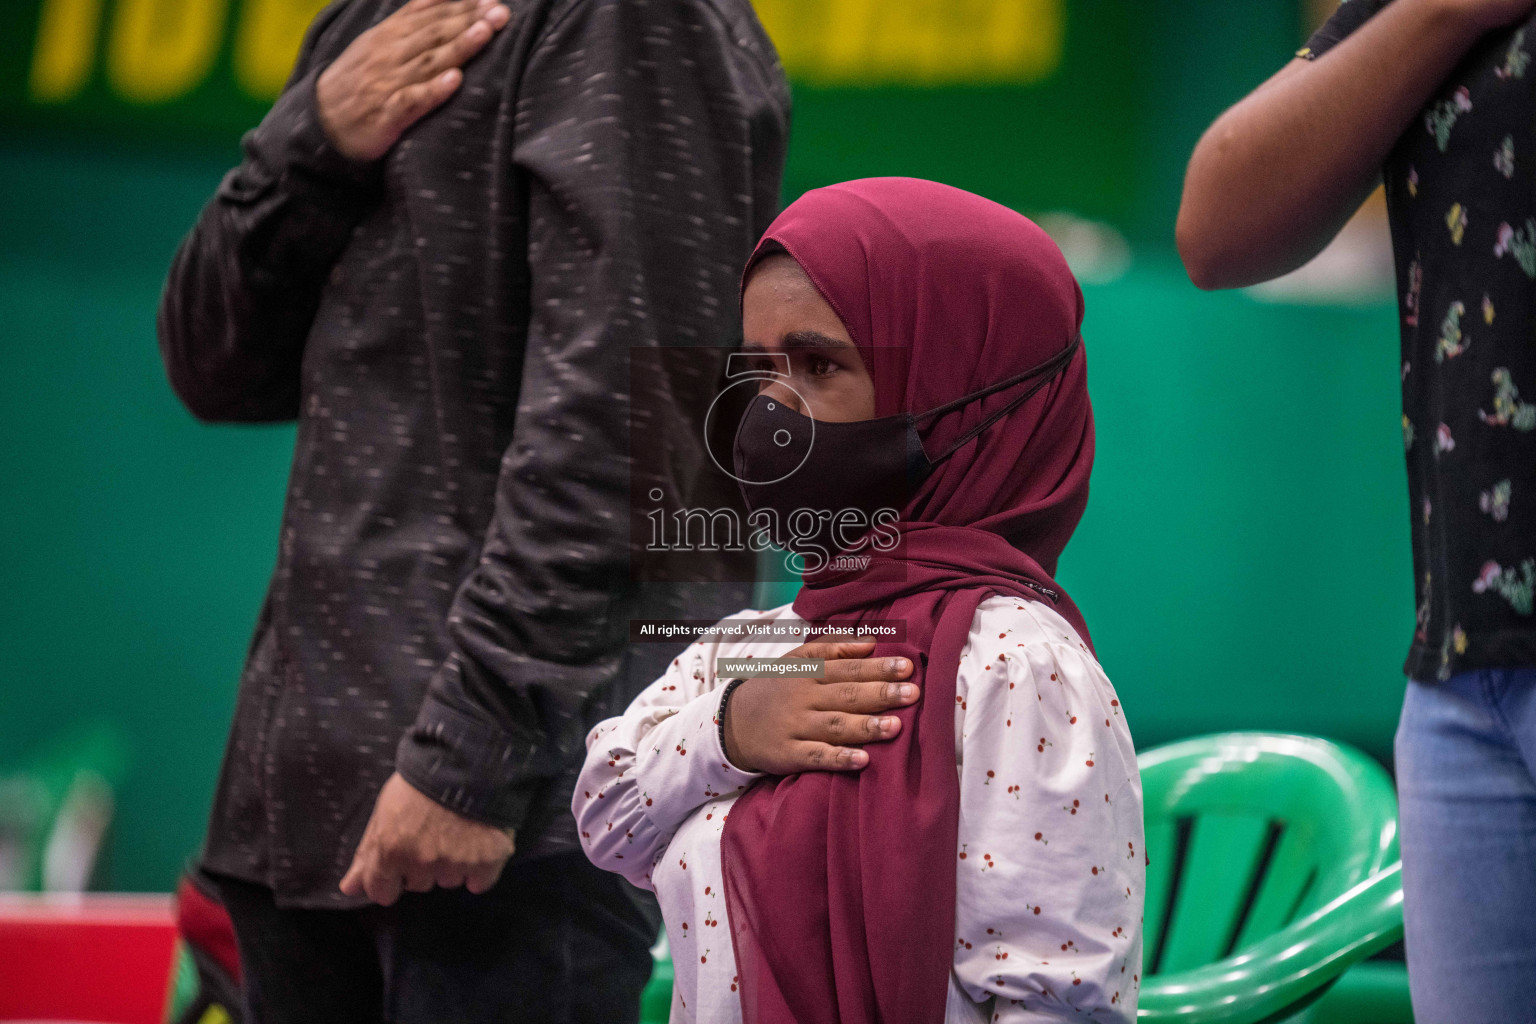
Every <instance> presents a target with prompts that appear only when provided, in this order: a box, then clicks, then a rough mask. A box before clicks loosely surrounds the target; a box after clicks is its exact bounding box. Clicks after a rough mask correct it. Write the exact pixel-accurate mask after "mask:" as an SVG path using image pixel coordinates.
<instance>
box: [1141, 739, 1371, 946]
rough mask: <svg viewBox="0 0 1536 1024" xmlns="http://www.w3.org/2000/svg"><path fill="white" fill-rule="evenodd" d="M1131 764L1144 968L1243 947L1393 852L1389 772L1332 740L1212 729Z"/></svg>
mask: <svg viewBox="0 0 1536 1024" xmlns="http://www.w3.org/2000/svg"><path fill="white" fill-rule="evenodd" d="M1139 764H1140V768H1141V783H1142V791H1143V798H1144V802H1145V806H1146V826H1147V839H1146V848H1147V860H1148V864H1147V903H1146V914H1145V918H1144V921H1145V924H1144V929H1143V933H1144V935H1145V946H1144V950H1143V965H1144V971H1145V973H1146V974H1148V975H1158V974H1167V973H1170V972H1173V971H1181V970H1187V969H1190V968H1195V967H1201V966H1204V965H1205V964H1209V963H1213V962H1214V961H1217V960H1220V959H1223V958H1224V957H1227V956H1230V955H1232V954H1234V953H1236V952H1238V951H1240V950H1242V949H1245V948H1247V947H1248V946H1250V945H1252V944H1253V943H1255V942H1257V941H1258V940H1260V939H1263V938H1265V937H1267V936H1269V935H1272V934H1274V933H1275V932H1277V931H1279V930H1280V929H1281V928H1283V927H1285V926H1286V925H1287V924H1289V923H1290V922H1291V921H1293V920H1295V919H1297V918H1298V917H1302V916H1305V915H1306V914H1307V913H1309V912H1311V911H1312V910H1315V909H1316V908H1318V907H1320V906H1322V905H1323V904H1325V903H1327V902H1328V901H1330V900H1332V899H1334V898H1335V897H1337V896H1339V895H1341V894H1342V893H1344V892H1345V891H1346V890H1348V889H1349V888H1350V887H1351V886H1353V885H1355V884H1356V883H1358V882H1360V881H1362V880H1364V879H1365V878H1367V877H1368V876H1370V875H1372V874H1374V873H1376V872H1378V871H1380V870H1381V869H1382V868H1384V867H1385V866H1387V865H1388V864H1390V863H1391V862H1393V861H1395V860H1396V859H1397V857H1398V854H1397V799H1396V797H1395V795H1394V794H1393V791H1392V782H1391V779H1390V778H1389V777H1388V776H1387V773H1386V771H1385V770H1383V769H1382V767H1381V766H1380V765H1378V764H1377V763H1376V762H1374V761H1372V760H1371V759H1369V758H1367V757H1366V756H1365V755H1364V754H1361V753H1359V752H1358V751H1354V750H1351V749H1348V748H1346V747H1342V746H1339V745H1338V744H1336V743H1330V742H1328V741H1327V740H1322V739H1317V738H1315V737H1311V736H1292V735H1282V734H1274V733H1252V732H1235V733H1222V734H1219V735H1215V736H1204V737H1199V738H1197V739H1190V740H1184V741H1181V742H1178V743H1172V744H1169V745H1167V746H1162V747H1158V748H1155V749H1153V750H1149V751H1147V752H1146V753H1145V754H1143V755H1142V756H1141V757H1140V759H1139Z"/></svg>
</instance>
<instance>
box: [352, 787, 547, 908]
mask: <svg viewBox="0 0 1536 1024" xmlns="http://www.w3.org/2000/svg"><path fill="white" fill-rule="evenodd" d="M515 849H516V844H515V842H514V841H513V833H512V830H511V829H501V828H497V827H496V826H494V825H487V824H485V823H484V822H479V821H474V820H472V819H470V818H466V817H464V816H463V815H461V814H456V813H454V812H453V811H450V810H448V809H447V808H446V807H443V806H442V805H441V804H439V803H437V802H436V801H434V800H433V799H431V798H430V797H428V796H426V795H425V794H423V793H421V792H420V791H419V790H417V789H416V788H415V787H414V786H412V785H411V784H410V783H409V782H406V781H405V779H404V778H402V777H401V776H400V774H399V773H398V772H397V773H395V774H393V775H391V776H390V777H389V780H388V781H387V782H385V783H384V788H383V789H381V790H380V791H379V799H378V801H377V802H376V803H375V804H374V807H373V815H372V816H371V817H370V818H369V819H368V827H367V828H366V829H364V831H363V838H362V841H361V842H359V843H358V844H357V852H356V853H355V854H354V855H353V857H352V866H351V867H349V868H348V869H347V873H346V875H345V876H344V877H343V878H342V880H341V891H342V892H344V893H346V894H347V895H348V896H361V895H364V894H367V896H368V898H369V899H370V900H372V901H373V902H375V903H379V904H382V905H383V906H386V907H387V906H389V905H390V904H392V903H394V902H395V901H396V900H397V899H399V898H400V893H401V891H402V890H406V891H410V892H427V891H428V890H430V889H432V888H434V887H437V886H441V887H442V888H445V889H454V888H458V887H459V886H461V885H462V886H464V887H466V888H467V889H469V891H470V892H472V893H476V894H478V893H483V892H485V891H486V890H487V889H489V888H490V887H491V886H493V885H495V884H496V879H497V878H499V877H500V876H501V869H502V867H503V866H504V865H505V864H506V863H507V859H508V858H510V857H511V856H512V852H513V850H515Z"/></svg>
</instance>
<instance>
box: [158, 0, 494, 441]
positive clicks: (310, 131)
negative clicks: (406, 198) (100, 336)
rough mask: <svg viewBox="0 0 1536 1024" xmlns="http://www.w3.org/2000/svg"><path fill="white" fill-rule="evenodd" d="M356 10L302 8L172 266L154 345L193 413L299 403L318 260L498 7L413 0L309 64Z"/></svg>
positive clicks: (444, 92)
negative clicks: (304, 30) (256, 114)
mask: <svg viewBox="0 0 1536 1024" xmlns="http://www.w3.org/2000/svg"><path fill="white" fill-rule="evenodd" d="M359 13H361V8H360V7H358V6H356V5H354V8H353V10H352V11H348V9H347V7H346V4H345V2H341V3H333V4H332V5H331V6H329V7H327V8H326V9H325V10H324V11H323V12H322V13H321V14H320V16H319V17H317V18H316V19H315V21H314V24H313V25H311V26H310V29H309V32H308V34H307V35H306V36H305V39H304V44H303V47H302V48H301V50H300V52H299V58H298V62H297V63H296V65H295V67H294V71H293V75H292V77H291V79H290V80H289V82H288V85H287V87H286V88H285V89H284V90H283V93H282V95H281V96H280V97H279V98H278V100H277V102H276V103H275V104H273V106H272V109H271V110H270V111H269V112H268V113H267V116H266V117H265V118H264V119H263V120H262V122H261V124H260V125H259V126H258V127H257V128H256V129H255V130H253V131H251V132H249V133H247V134H246V136H245V139H244V141H243V144H242V145H243V147H244V151H245V159H244V160H243V161H242V162H241V164H240V165H239V166H238V167H236V168H235V169H234V170H232V171H230V172H229V174H228V175H226V176H225V178H224V181H223V182H222V183H221V184H220V185H219V189H218V192H217V193H216V194H215V195H214V197H213V199H212V201H210V202H209V203H208V205H207V206H206V207H205V208H204V209H203V212H202V215H201V216H200V217H199V218H198V221H197V224H196V226H195V227H194V228H193V229H192V231H191V233H190V234H189V235H188V236H187V238H186V239H185V240H184V241H183V242H182V244H181V248H180V250H179V251H178V252H177V253H176V258H175V261H174V262H173V263H172V264H171V271H170V274H169V276H168V277H167V279H166V283H165V293H164V295H163V296H162V298H161V301H160V316H159V335H160V352H161V356H162V358H163V360H164V362H165V368H166V373H167V375H168V376H169V377H170V381H171V387H172V388H173V389H174V390H175V391H176V394H177V396H178V397H180V398H181V400H182V401H183V402H184V403H185V404H186V406H187V408H188V409H190V410H191V411H192V413H193V414H194V415H196V416H197V417H198V418H199V419H202V420H209V421H219V420H230V421H245V422H251V421H272V420H287V419H293V418H294V417H296V416H297V415H298V410H299V364H300V361H301V359H302V357H303V353H304V342H305V339H306V337H307V336H308V334H309V328H310V323H311V322H312V321H313V320H314V316H315V311H316V309H317V308H318V307H319V304H320V296H321V292H322V290H323V289H324V287H325V282H326V280H327V278H328V276H329V274H330V272H331V267H332V265H333V264H334V263H335V262H336V259H337V258H338V257H339V256H340V255H341V253H342V250H343V249H345V247H346V244H347V241H348V239H350V238H351V236H352V229H353V228H354V227H355V226H356V225H357V223H358V222H359V221H360V220H361V219H362V218H363V216H365V215H366V214H367V212H368V210H369V209H371V208H372V206H373V205H374V204H375V203H376V202H377V200H378V195H379V187H380V180H381V175H380V165H379V158H380V157H382V156H383V155H384V154H385V153H386V152H388V150H389V148H390V147H391V146H392V145H394V143H395V141H396V140H397V139H398V138H399V137H400V134H401V133H402V132H404V131H405V129H406V128H408V127H410V125H412V124H414V123H415V122H416V121H417V120H418V119H420V118H421V117H422V116H424V115H425V114H426V113H428V112H429V111H431V110H432V109H434V108H436V107H437V106H438V105H439V104H440V103H442V102H443V101H444V100H446V99H447V98H448V97H449V96H450V95H452V94H453V92H454V91H455V90H456V89H457V88H458V86H459V82H460V80H461V74H460V72H459V70H458V69H459V66H460V65H461V64H463V63H464V62H465V61H467V60H468V59H469V58H470V57H472V56H473V55H474V54H475V53H477V52H479V50H480V49H481V48H482V47H484V45H485V44H486V42H488V41H489V40H490V38H491V36H492V34H494V32H495V30H496V29H498V28H500V27H501V26H503V25H505V24H506V21H507V9H506V8H505V7H502V6H493V0H411V2H410V3H408V4H406V5H405V6H404V7H402V8H401V9H400V10H399V11H397V12H396V13H395V14H393V15H391V16H390V17H388V18H386V19H384V20H383V21H382V22H380V23H379V24H378V25H376V26H374V27H373V28H371V29H368V30H367V31H364V32H362V33H361V34H359V35H358V37H357V38H356V39H355V40H353V42H352V43H351V44H350V45H349V46H348V47H347V48H346V49H345V50H344V51H343V52H342V53H341V55H340V56H339V57H337V58H336V60H335V61H334V62H332V63H330V64H329V65H328V66H324V67H322V66H320V63H319V61H318V60H317V58H316V43H317V41H318V40H319V39H320V37H321V36H322V35H323V34H324V33H325V32H326V31H327V30H328V29H330V28H332V27H333V26H334V27H335V28H336V29H337V30H338V31H344V30H345V29H347V28H348V27H350V26H346V25H343V24H341V23H340V22H341V21H342V19H344V18H348V17H357V16H358V15H359Z"/></svg>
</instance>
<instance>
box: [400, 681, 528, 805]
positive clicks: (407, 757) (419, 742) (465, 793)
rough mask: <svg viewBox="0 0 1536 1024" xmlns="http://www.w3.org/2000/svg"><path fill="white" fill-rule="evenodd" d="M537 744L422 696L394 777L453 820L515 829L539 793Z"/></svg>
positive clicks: (401, 750) (406, 734) (407, 732)
mask: <svg viewBox="0 0 1536 1024" xmlns="http://www.w3.org/2000/svg"><path fill="white" fill-rule="evenodd" d="M539 753H540V744H539V743H538V742H537V741H534V740H530V739H526V738H521V737H517V736H511V735H508V734H507V733H504V732H502V731H500V730H498V729H494V728H492V727H491V726H489V725H487V724H486V723H485V722H482V721H479V720H478V719H476V718H473V717H471V716H469V715H467V714H465V713H464V712H462V711H459V710H458V709H456V708H454V707H452V706H451V705H449V704H445V703H443V702H442V701H441V700H437V699H435V698H434V697H433V696H431V695H428V697H427V699H426V701H425V702H424V703H423V704H422V706H421V712H420V713H419V714H418V715H417V716H416V722H415V724H413V725H412V726H411V727H410V729H408V730H406V733H405V735H404V736H403V737H402V738H401V740H400V745H399V748H398V749H397V751H396V753H395V771H397V772H399V773H400V775H401V777H402V778H404V779H405V781H407V782H409V783H410V784H411V785H412V786H414V787H415V788H416V789H418V790H420V791H421V792H422V793H423V794H425V795H426V796H428V797H430V798H431V799H432V800H434V801H436V802H437V803H439V804H441V805H442V806H444V807H446V808H448V809H449V810H450V811H453V812H455V813H457V814H462V815H463V816H464V817H466V818H473V819H475V820H476V821H482V822H485V823H486V824H488V825H495V826H496V827H497V828H510V829H518V828H521V827H522V825H523V822H524V820H525V819H526V818H527V816H528V811H529V807H530V806H531V805H532V803H533V801H534V799H535V797H536V796H537V795H538V794H539V791H540V788H541V787H542V786H543V785H545V784H546V783H547V782H548V779H547V778H546V777H545V775H544V774H543V773H540V772H535V771H532V770H531V769H532V768H533V766H534V763H535V761H536V759H537V758H538V755H539Z"/></svg>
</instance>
